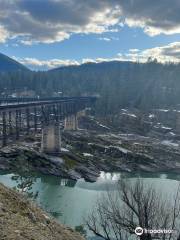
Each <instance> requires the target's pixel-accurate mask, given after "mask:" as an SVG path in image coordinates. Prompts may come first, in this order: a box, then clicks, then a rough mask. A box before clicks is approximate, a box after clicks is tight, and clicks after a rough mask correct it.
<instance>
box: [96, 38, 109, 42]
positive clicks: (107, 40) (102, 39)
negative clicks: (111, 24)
mask: <svg viewBox="0 0 180 240" xmlns="http://www.w3.org/2000/svg"><path fill="white" fill-rule="evenodd" d="M98 39H99V40H101V41H105V42H110V41H111V40H112V39H111V38H107V37H101V38H98Z"/></svg>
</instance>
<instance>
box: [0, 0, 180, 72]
mask: <svg viewBox="0 0 180 240" xmlns="http://www.w3.org/2000/svg"><path fill="white" fill-rule="evenodd" d="M179 10H180V3H179V1H178V0H172V1H169V0H156V1H149V0H99V1H96V0H89V1H88V0H87V1H84V0H45V1H44V0H13V1H12V0H7V1H4V0H0V52H2V53H4V54H6V55H8V56H10V57H13V58H15V59H16V60H18V61H20V62H21V63H23V64H25V65H27V66H28V67H30V68H32V69H36V70H37V69H40V70H41V69H48V68H53V67H58V66H62V65H71V64H81V63H84V62H88V61H93V62H99V61H112V60H130V61H137V60H138V61H146V60H147V58H148V57H155V58H157V59H158V61H160V62H166V61H173V62H179V59H180V16H179Z"/></svg>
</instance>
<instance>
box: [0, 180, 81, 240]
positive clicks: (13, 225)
mask: <svg viewBox="0 0 180 240" xmlns="http://www.w3.org/2000/svg"><path fill="white" fill-rule="evenodd" d="M0 233H1V234H0V240H24V239H26V240H44V239H51V240H77V239H78V240H84V238H83V237H82V236H80V235H79V234H78V233H77V232H75V231H73V230H72V229H70V228H68V227H65V226H63V225H61V224H59V223H57V222H56V221H55V220H54V219H52V218H50V217H49V216H47V214H46V213H45V212H44V211H42V210H41V209H39V208H38V207H36V206H35V204H34V203H32V202H30V201H29V200H27V199H26V198H25V197H24V196H23V195H21V194H19V193H17V192H15V191H13V190H10V189H8V188H6V187H5V186H3V185H2V184H0Z"/></svg>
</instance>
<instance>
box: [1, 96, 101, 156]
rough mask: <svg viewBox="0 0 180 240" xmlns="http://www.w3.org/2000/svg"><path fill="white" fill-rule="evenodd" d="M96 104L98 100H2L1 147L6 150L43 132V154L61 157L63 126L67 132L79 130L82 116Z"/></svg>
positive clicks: (63, 98) (80, 98) (67, 98)
mask: <svg viewBox="0 0 180 240" xmlns="http://www.w3.org/2000/svg"><path fill="white" fill-rule="evenodd" d="M95 101H96V98H95V97H55V98H6V99H5V98H2V99H1V98H0V139H1V144H2V146H6V145H8V144H9V143H10V142H12V141H14V140H19V139H20V137H21V136H22V135H27V136H28V135H30V134H33V133H34V134H36V133H38V132H39V131H41V132H42V142H41V149H42V151H43V152H45V153H58V152H60V151H61V132H60V129H61V125H63V126H64V129H66V130H76V129H77V127H78V115H80V112H82V111H83V110H85V109H86V108H88V107H91V106H92V104H94V102H95ZM62 122H63V124H62Z"/></svg>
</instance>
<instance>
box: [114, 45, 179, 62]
mask: <svg viewBox="0 0 180 240" xmlns="http://www.w3.org/2000/svg"><path fill="white" fill-rule="evenodd" d="M118 57H119V59H121V60H126V61H139V62H146V61H147V60H148V58H152V59H157V61H158V62H161V63H167V62H173V63H179V62H180V42H173V43H170V44H168V45H165V46H160V47H154V48H149V49H145V50H139V49H129V52H128V53H126V54H122V53H119V54H118Z"/></svg>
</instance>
